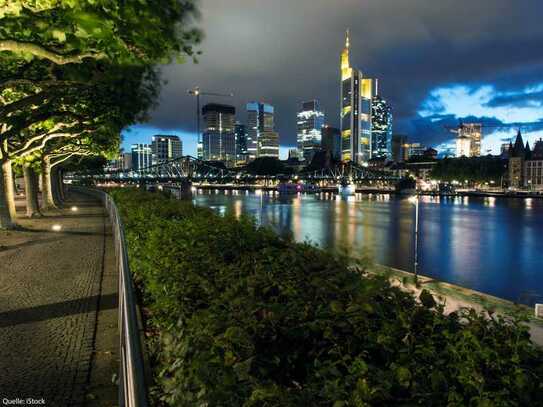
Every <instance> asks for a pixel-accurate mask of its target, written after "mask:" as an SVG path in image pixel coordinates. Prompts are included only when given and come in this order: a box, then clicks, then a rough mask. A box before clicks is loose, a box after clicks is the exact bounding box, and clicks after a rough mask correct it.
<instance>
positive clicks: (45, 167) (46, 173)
mask: <svg viewBox="0 0 543 407" xmlns="http://www.w3.org/2000/svg"><path fill="white" fill-rule="evenodd" d="M41 181H42V182H41V199H42V202H43V208H44V209H55V208H56V207H57V206H56V205H55V200H54V199H53V191H52V184H51V163H50V162H49V160H48V159H47V158H44V159H42V161H41Z"/></svg>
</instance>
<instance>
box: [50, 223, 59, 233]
mask: <svg viewBox="0 0 543 407" xmlns="http://www.w3.org/2000/svg"><path fill="white" fill-rule="evenodd" d="M51 229H52V230H53V232H60V231H61V230H62V226H60V225H59V224H54V225H53V226H51Z"/></svg>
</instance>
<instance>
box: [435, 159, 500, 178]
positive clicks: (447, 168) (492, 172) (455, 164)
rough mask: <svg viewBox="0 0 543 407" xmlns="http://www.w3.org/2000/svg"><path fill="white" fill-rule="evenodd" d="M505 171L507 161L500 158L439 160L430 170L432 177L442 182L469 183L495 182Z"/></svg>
mask: <svg viewBox="0 0 543 407" xmlns="http://www.w3.org/2000/svg"><path fill="white" fill-rule="evenodd" d="M506 171H507V160H503V159H502V158H501V157H492V156H486V157H469V158H467V157H461V158H444V159H443V160H439V161H438V162H437V164H436V165H435V166H434V168H433V170H432V177H433V178H436V179H439V180H442V181H449V182H450V181H453V180H458V181H465V180H467V181H469V182H471V183H479V182H491V181H492V182H495V183H499V182H500V178H501V177H502V176H503V175H504V174H505V173H506Z"/></svg>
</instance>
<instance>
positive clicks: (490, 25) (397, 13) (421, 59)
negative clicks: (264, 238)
mask: <svg viewBox="0 0 543 407" xmlns="http://www.w3.org/2000/svg"><path fill="white" fill-rule="evenodd" d="M200 10H201V15H202V17H201V21H200V22H199V26H200V27H201V28H202V29H203V30H204V32H205V39H204V41H203V42H202V44H201V45H200V46H199V49H200V50H201V51H202V52H203V55H202V56H201V57H200V62H199V64H193V63H192V62H191V61H188V62H187V63H185V64H182V65H170V66H166V67H164V68H163V70H162V71H163V77H164V79H165V80H167V81H168V83H167V84H166V85H165V86H164V88H163V91H162V95H161V100H160V105H159V107H158V108H157V109H156V111H154V112H153V113H152V114H151V120H150V121H149V122H148V123H145V124H140V125H137V126H134V127H133V128H132V129H131V130H130V131H129V132H125V134H124V136H125V142H124V146H125V147H128V146H129V144H131V143H132V142H149V141H150V136H151V135H152V134H156V133H163V134H179V135H180V136H181V137H182V139H183V141H184V152H185V153H186V154H191V155H195V154H196V148H195V145H196V144H195V129H196V123H195V121H196V119H195V101H194V99H192V98H191V97H189V96H188V95H187V89H189V88H192V87H193V86H195V85H199V86H200V87H201V88H202V89H203V90H208V91H212V92H219V93H230V92H233V93H234V94H235V96H234V97H233V98H208V99H205V100H204V103H205V102H219V103H229V104H233V105H234V106H236V109H237V112H238V114H237V117H238V120H240V121H242V122H243V121H245V116H246V115H245V104H246V102H248V101H251V100H260V101H265V102H268V103H271V104H272V105H274V106H275V109H276V130H277V131H278V132H279V134H280V140H281V145H282V146H283V147H284V148H283V154H282V155H283V156H284V153H285V151H286V147H288V146H293V145H294V144H295V142H296V112H297V109H298V106H299V104H300V102H301V101H303V100H308V99H314V98H317V99H319V100H320V102H321V106H322V107H323V109H324V111H325V114H326V121H327V123H329V124H332V125H335V126H337V125H338V124H339V120H338V116H339V55H340V52H341V50H342V48H343V44H344V37H345V30H346V29H347V28H350V30H351V63H352V65H353V66H355V67H357V68H359V69H360V70H362V72H363V73H364V74H365V75H368V76H370V77H376V78H379V80H380V93H381V95H382V96H383V97H384V98H385V99H387V100H388V101H389V102H390V103H391V104H392V106H393V109H394V133H402V134H407V135H408V136H409V138H410V140H411V141H419V142H422V143H425V144H427V145H432V146H434V147H439V148H444V147H445V146H446V144H447V143H448V142H450V140H451V139H452V136H453V135H452V134H451V133H448V132H447V131H446V130H445V129H444V128H443V125H444V124H457V123H458V120H459V119H464V121H468V122H469V121H483V122H484V123H486V124H488V125H489V127H487V128H485V130H484V137H485V140H484V141H483V150H484V151H485V152H486V151H488V150H492V151H493V152H494V153H496V152H499V146H500V144H501V143H502V141H504V140H509V138H510V137H512V136H513V134H514V133H515V132H516V129H517V128H518V127H521V128H522V130H523V132H524V133H525V134H526V135H527V137H528V139H529V140H530V141H531V142H533V141H534V140H535V139H537V138H539V137H543V52H542V44H543V23H542V18H543V1H541V0H517V1H513V0H469V1H468V0H438V1H436V0H335V1H333V0H273V1H272V0H203V1H201V3H200ZM490 126H493V127H490Z"/></svg>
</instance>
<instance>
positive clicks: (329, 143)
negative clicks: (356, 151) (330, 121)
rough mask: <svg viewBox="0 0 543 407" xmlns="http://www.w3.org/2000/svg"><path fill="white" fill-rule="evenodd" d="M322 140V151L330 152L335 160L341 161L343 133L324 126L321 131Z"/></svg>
mask: <svg viewBox="0 0 543 407" xmlns="http://www.w3.org/2000/svg"><path fill="white" fill-rule="evenodd" d="M321 140H322V141H321V143H322V144H321V146H322V149H323V150H324V151H327V152H329V153H330V156H331V157H332V158H333V159H334V160H338V161H339V160H341V131H340V130H339V129H338V128H335V127H332V126H328V125H324V126H323V127H322V130H321Z"/></svg>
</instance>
